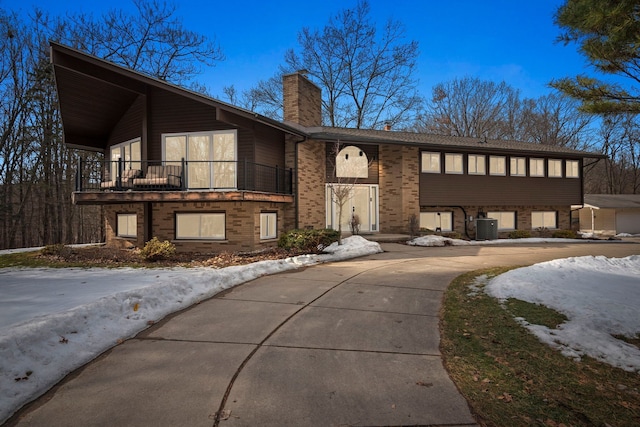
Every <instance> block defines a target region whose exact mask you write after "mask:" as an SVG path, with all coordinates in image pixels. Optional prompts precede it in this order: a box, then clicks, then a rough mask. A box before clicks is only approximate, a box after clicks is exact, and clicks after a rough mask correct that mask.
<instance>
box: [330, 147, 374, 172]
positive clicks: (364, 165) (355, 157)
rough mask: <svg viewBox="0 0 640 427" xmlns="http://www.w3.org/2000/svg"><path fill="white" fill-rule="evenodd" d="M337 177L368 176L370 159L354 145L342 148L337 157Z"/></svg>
mask: <svg viewBox="0 0 640 427" xmlns="http://www.w3.org/2000/svg"><path fill="white" fill-rule="evenodd" d="M336 177H338V178H343V177H344V178H368V177H369V160H368V159H367V155H366V154H365V152H364V151H362V150H361V149H359V148H358V147H354V146H353V145H349V146H347V147H344V148H343V149H342V150H340V152H339V153H338V156H337V157H336Z"/></svg>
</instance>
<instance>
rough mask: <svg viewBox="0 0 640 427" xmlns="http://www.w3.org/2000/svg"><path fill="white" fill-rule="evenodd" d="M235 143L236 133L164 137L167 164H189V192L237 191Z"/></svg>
mask: <svg viewBox="0 0 640 427" xmlns="http://www.w3.org/2000/svg"><path fill="white" fill-rule="evenodd" d="M236 140H237V132H236V131H235V130H225V131H215V132H197V133H183V134H171V135H163V145H162V148H163V155H164V160H165V161H166V162H167V164H173V165H181V164H182V163H181V162H182V159H185V160H186V161H187V170H186V171H185V172H186V179H187V188H207V189H214V188H215V189H234V188H236V187H237V176H236V170H237V169H236Z"/></svg>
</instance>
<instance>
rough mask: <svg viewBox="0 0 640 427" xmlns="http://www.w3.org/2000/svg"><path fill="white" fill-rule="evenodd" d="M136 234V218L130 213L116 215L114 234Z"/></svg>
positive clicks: (120, 235)
mask: <svg viewBox="0 0 640 427" xmlns="http://www.w3.org/2000/svg"><path fill="white" fill-rule="evenodd" d="M137 234H138V218H137V215H136V214H134V213H132V214H117V215H116V236H118V237H136V235H137Z"/></svg>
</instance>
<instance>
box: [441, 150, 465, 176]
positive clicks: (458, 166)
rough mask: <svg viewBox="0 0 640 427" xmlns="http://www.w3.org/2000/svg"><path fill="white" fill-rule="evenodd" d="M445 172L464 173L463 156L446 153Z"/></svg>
mask: <svg viewBox="0 0 640 427" xmlns="http://www.w3.org/2000/svg"><path fill="white" fill-rule="evenodd" d="M444 171H445V173H458V174H460V173H463V169H462V154H451V153H446V154H445V155H444Z"/></svg>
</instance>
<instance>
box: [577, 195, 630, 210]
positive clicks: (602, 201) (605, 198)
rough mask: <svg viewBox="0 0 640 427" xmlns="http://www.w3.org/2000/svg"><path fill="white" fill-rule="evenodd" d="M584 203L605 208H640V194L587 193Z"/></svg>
mask: <svg viewBox="0 0 640 427" xmlns="http://www.w3.org/2000/svg"><path fill="white" fill-rule="evenodd" d="M584 203H585V204H586V205H590V206H593V207H596V208H604V209H620V208H638V209H640V194H585V195H584Z"/></svg>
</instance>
